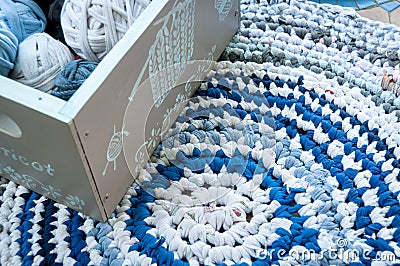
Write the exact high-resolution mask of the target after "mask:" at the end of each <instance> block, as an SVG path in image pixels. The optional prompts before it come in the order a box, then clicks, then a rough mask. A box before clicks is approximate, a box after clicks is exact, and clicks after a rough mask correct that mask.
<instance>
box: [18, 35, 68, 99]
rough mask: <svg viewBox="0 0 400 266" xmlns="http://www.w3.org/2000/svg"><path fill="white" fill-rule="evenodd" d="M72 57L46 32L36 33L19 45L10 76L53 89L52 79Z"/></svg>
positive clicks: (46, 90) (33, 84)
mask: <svg viewBox="0 0 400 266" xmlns="http://www.w3.org/2000/svg"><path fill="white" fill-rule="evenodd" d="M73 58H74V57H73V55H72V54H71V52H70V51H69V49H68V47H66V46H65V45H64V44H62V43H61V42H59V41H57V40H55V39H53V38H52V37H51V36H50V35H48V34H47V33H36V34H34V35H32V36H30V37H28V38H26V39H25V40H24V41H23V42H22V43H21V44H20V45H19V47H18V55H17V59H16V61H15V67H14V69H13V70H12V72H11V73H10V78H12V79H14V80H16V81H19V82H21V83H23V84H25V85H27V86H30V87H32V88H35V89H38V90H41V91H44V92H48V91H50V90H51V89H53V87H54V79H55V78H56V76H57V75H58V73H60V71H61V70H62V69H63V68H64V67H65V65H66V64H67V63H68V62H70V61H72V60H73Z"/></svg>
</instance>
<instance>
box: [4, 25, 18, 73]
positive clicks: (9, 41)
mask: <svg viewBox="0 0 400 266" xmlns="http://www.w3.org/2000/svg"><path fill="white" fill-rule="evenodd" d="M17 49H18V40H17V37H15V35H14V34H13V33H12V32H11V31H10V29H9V28H8V27H7V25H6V24H5V23H4V22H3V21H0V75H2V76H8V73H9V72H10V70H11V69H13V68H14V61H15V58H16V57H17Z"/></svg>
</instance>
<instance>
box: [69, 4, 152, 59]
mask: <svg viewBox="0 0 400 266" xmlns="http://www.w3.org/2000/svg"><path fill="white" fill-rule="evenodd" d="M149 3H150V0H124V1H122V0H65V2H64V5H63V8H62V10H61V26H62V29H63V32H64V37H65V41H66V42H67V44H68V45H69V46H70V47H71V48H72V49H73V50H74V51H75V52H76V53H77V54H78V55H79V56H81V57H82V58H85V59H87V60H89V61H95V62H98V61H100V60H101V59H102V58H103V57H104V56H106V54H107V53H108V52H109V51H110V50H111V49H112V48H113V47H114V45H115V44H116V43H117V42H118V41H119V40H120V39H122V37H123V36H124V34H125V33H126V31H127V30H128V29H129V27H130V26H131V25H132V24H133V22H135V20H136V19H137V17H138V16H139V15H140V14H141V13H142V11H143V10H144V9H145V8H146V7H147V6H148V5H149Z"/></svg>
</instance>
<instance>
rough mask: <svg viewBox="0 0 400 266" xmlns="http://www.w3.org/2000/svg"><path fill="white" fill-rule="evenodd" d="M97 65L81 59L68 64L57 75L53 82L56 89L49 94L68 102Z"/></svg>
mask: <svg viewBox="0 0 400 266" xmlns="http://www.w3.org/2000/svg"><path fill="white" fill-rule="evenodd" d="M97 65H98V64H97V63H96V62H88V61H85V60H82V59H80V60H74V61H71V62H69V63H68V64H67V65H66V66H65V68H64V69H63V70H62V71H61V72H60V74H58V75H57V77H56V79H55V81H54V86H55V87H56V88H55V89H54V90H53V91H52V92H51V94H52V95H54V96H56V97H58V98H61V99H64V100H69V98H71V96H72V95H73V94H74V93H75V92H76V91H77V90H78V89H79V87H80V86H81V85H82V84H83V83H84V82H85V80H86V79H87V78H88V77H89V76H90V74H92V72H93V71H94V70H95V69H96V67H97Z"/></svg>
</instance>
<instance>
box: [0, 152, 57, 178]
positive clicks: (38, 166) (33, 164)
mask: <svg viewBox="0 0 400 266" xmlns="http://www.w3.org/2000/svg"><path fill="white" fill-rule="evenodd" d="M0 157H5V158H11V159H13V160H14V161H16V162H18V163H20V164H22V165H24V166H28V167H30V168H32V169H35V170H36V171H38V172H46V173H47V174H48V175H49V176H54V169H53V168H52V167H51V165H50V164H49V163H47V164H42V163H40V162H37V161H30V160H28V159H27V158H26V156H24V155H20V154H17V153H16V152H15V151H14V150H13V149H11V150H10V149H7V148H4V147H0Z"/></svg>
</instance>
